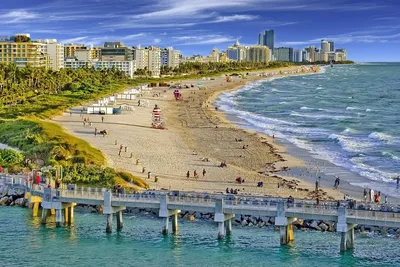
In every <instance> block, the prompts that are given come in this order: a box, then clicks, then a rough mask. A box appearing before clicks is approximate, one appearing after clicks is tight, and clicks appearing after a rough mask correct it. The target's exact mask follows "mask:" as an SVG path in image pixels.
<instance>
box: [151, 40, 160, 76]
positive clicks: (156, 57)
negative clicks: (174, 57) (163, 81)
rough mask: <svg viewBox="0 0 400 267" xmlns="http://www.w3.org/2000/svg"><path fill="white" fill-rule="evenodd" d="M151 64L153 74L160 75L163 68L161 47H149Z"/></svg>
mask: <svg viewBox="0 0 400 267" xmlns="http://www.w3.org/2000/svg"><path fill="white" fill-rule="evenodd" d="M148 51H149V52H148V54H149V66H148V70H149V71H151V75H152V76H157V77H158V76H160V70H161V50H160V48H159V47H154V46H150V47H148Z"/></svg>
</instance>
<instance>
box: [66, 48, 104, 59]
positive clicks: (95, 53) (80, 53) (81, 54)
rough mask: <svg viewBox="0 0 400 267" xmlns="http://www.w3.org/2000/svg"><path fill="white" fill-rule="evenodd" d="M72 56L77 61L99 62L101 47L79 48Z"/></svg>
mask: <svg viewBox="0 0 400 267" xmlns="http://www.w3.org/2000/svg"><path fill="white" fill-rule="evenodd" d="M74 54H75V57H76V58H77V59H78V60H79V61H93V60H97V61H100V60H101V47H93V46H91V47H84V48H80V47H79V48H76V49H75V52H74ZM108 61H110V60H108Z"/></svg>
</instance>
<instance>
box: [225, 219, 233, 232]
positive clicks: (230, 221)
mask: <svg viewBox="0 0 400 267" xmlns="http://www.w3.org/2000/svg"><path fill="white" fill-rule="evenodd" d="M226 234H227V235H231V234H232V219H229V220H227V221H226Z"/></svg>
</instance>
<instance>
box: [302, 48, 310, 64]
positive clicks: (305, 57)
mask: <svg viewBox="0 0 400 267" xmlns="http://www.w3.org/2000/svg"><path fill="white" fill-rule="evenodd" d="M303 62H310V53H309V52H307V51H306V50H303Z"/></svg>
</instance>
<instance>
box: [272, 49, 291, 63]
mask: <svg viewBox="0 0 400 267" xmlns="http://www.w3.org/2000/svg"><path fill="white" fill-rule="evenodd" d="M272 54H273V56H274V59H275V60H277V61H290V62H293V48H291V47H278V48H275V49H274V50H272Z"/></svg>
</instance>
